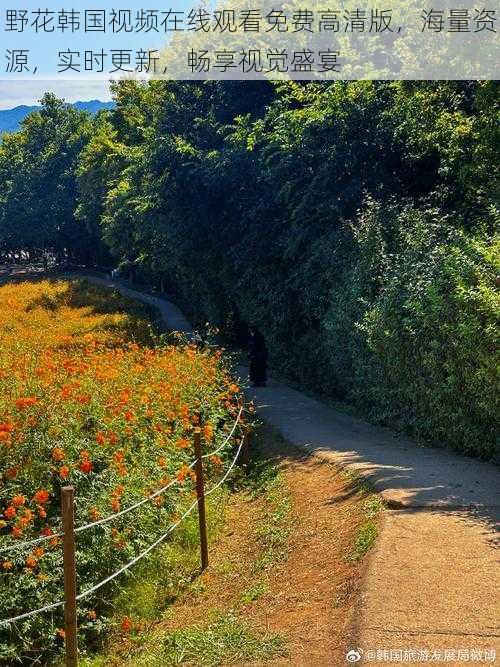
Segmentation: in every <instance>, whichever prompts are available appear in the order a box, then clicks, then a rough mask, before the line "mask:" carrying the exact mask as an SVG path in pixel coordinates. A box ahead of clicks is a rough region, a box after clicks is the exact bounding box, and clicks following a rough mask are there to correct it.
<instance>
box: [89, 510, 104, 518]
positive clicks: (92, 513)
mask: <svg viewBox="0 0 500 667" xmlns="http://www.w3.org/2000/svg"><path fill="white" fill-rule="evenodd" d="M89 516H90V518H91V519H92V521H97V520H98V519H100V518H101V514H100V512H99V510H98V509H97V507H91V508H90V509H89Z"/></svg>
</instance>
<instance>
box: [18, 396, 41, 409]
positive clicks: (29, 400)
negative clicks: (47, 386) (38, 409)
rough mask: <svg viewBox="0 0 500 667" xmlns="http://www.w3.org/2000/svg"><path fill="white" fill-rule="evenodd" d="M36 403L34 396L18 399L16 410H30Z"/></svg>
mask: <svg viewBox="0 0 500 667" xmlns="http://www.w3.org/2000/svg"><path fill="white" fill-rule="evenodd" d="M37 403H38V398H36V396H26V397H24V398H18V399H17V400H16V408H17V409H18V410H26V408H30V407H31V406H33V405H36V404H37Z"/></svg>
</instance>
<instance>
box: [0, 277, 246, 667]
mask: <svg viewBox="0 0 500 667" xmlns="http://www.w3.org/2000/svg"><path fill="white" fill-rule="evenodd" d="M0 313H1V320H0V618H1V619H4V618H9V617H11V616H14V615H16V614H20V613H23V612H25V611H29V610H30V609H35V608H38V607H40V606H43V605H45V604H50V603H52V602H55V601H57V600H60V599H61V597H62V586H61V582H62V554H61V545H60V540H59V539H58V538H53V539H51V540H48V541H46V542H44V543H43V544H42V545H36V546H35V547H33V548H29V549H28V550H26V549H17V548H16V549H14V550H12V549H11V547H12V546H13V545H16V544H19V543H20V542H21V541H25V540H30V539H34V538H37V537H39V536H50V535H52V534H56V533H58V532H59V531H60V530H61V522H60V488H61V486H64V485H66V484H68V483H71V484H72V485H74V487H75V493H76V510H75V511H76V516H75V523H76V525H82V524H84V523H87V522H89V521H92V520H97V519H99V518H100V517H105V516H107V515H109V514H110V513H113V512H117V511H119V510H120V509H122V508H126V507H127V506H128V505H130V504H132V503H134V502H135V501H137V500H140V499H142V498H144V497H145V496H147V495H149V494H151V493H152V492H154V491H155V490H157V489H158V488H161V487H162V486H164V485H165V484H167V483H168V481H169V480H172V479H174V478H177V480H178V481H179V482H180V484H179V485H178V486H177V487H173V490H172V492H170V491H169V492H168V493H167V494H165V495H162V496H158V497H157V498H155V501H154V502H150V503H147V504H146V505H143V506H142V507H141V508H139V509H138V510H136V511H134V512H133V513H130V514H126V515H125V516H123V517H120V518H119V519H118V520H116V521H113V522H110V523H106V524H103V525H101V526H99V527H97V528H94V529H91V530H88V531H85V532H82V533H80V534H79V535H78V537H77V550H78V553H77V565H78V581H79V587H80V590H82V589H86V588H88V587H90V586H91V585H92V584H94V583H97V582H98V581H100V580H101V579H103V578H104V577H106V576H107V575H109V574H111V573H112V572H113V571H115V570H116V569H117V568H118V567H120V566H121V565H123V564H124V563H126V562H128V561H129V560H130V559H131V558H133V557H134V556H135V555H136V554H137V553H139V552H140V551H141V550H142V549H144V548H145V547H147V546H148V545H149V544H151V543H152V542H153V541H154V540H155V538H157V537H158V536H159V535H161V534H162V533H163V532H164V531H165V527H166V526H168V524H169V523H170V522H171V521H172V517H174V516H176V513H178V511H179V506H180V504H182V501H183V499H184V500H186V498H187V497H189V499H191V496H192V494H193V482H192V479H191V477H192V473H191V470H190V469H189V468H188V463H190V462H191V461H192V459H193V452H192V446H191V443H192V432H193V428H194V427H195V426H196V425H197V424H198V420H199V419H200V416H201V420H202V427H203V435H204V446H205V447H206V448H210V450H211V449H213V448H214V447H217V444H218V443H220V442H221V441H222V439H223V438H224V437H225V435H226V434H227V432H228V431H229V429H230V427H231V425H232V423H233V421H234V418H235V415H236V413H237V410H238V404H239V402H240V401H241V400H242V399H241V393H240V390H239V388H238V387H237V386H236V385H235V384H233V382H232V381H231V378H230V376H229V374H228V372H227V369H226V368H225V366H224V363H223V360H222V359H221V355H220V353H218V352H217V351H209V350H208V351H207V350H205V351H202V350H198V349H196V348H194V347H193V346H190V345H187V344H176V345H167V344H163V343H162V342H161V341H158V339H157V338H156V337H155V335H154V333H153V332H152V330H151V326H150V323H149V316H150V313H148V311H147V310H146V309H145V308H143V307H142V306H138V305H137V304H134V303H131V302H129V301H127V300H125V299H123V298H122V297H120V296H119V295H117V294H115V293H110V292H109V291H105V290H101V289H99V288H96V287H94V286H91V285H90V284H88V283H85V282H82V281H55V280H54V281H48V280H42V281H36V282H22V283H18V284H9V285H4V286H0ZM230 456H231V454H230V452H226V451H224V452H221V457H222V458H219V456H215V457H213V458H212V459H211V460H210V461H209V462H208V466H207V474H208V476H211V477H213V478H214V479H216V478H217V477H218V476H219V475H220V474H222V472H221V471H222V468H223V466H224V463H225V461H226V460H227V458H228V457H230ZM112 595H113V589H112V588H109V587H108V588H107V589H101V590H100V591H99V592H98V594H97V597H89V598H86V599H85V600H84V601H82V602H84V604H83V603H82V604H80V606H79V618H78V621H79V625H80V628H81V630H82V632H83V633H84V635H86V637H87V639H89V640H91V639H92V636H93V635H96V634H98V633H99V632H102V630H103V627H104V626H105V618H106V607H107V602H109V600H111V599H112ZM61 625H62V612H61V611H60V610H59V609H58V610H54V611H50V612H46V613H44V614H42V615H41V616H36V617H33V618H30V619H26V620H22V621H19V622H17V623H15V624H14V625H12V626H4V627H1V626H0V662H1V661H2V660H3V661H5V662H7V663H8V662H9V660H10V661H14V660H16V659H19V658H21V659H23V660H26V661H29V660H32V659H33V658H35V657H36V656H38V655H40V654H42V653H44V652H45V651H46V650H47V649H48V648H49V649H51V650H57V648H58V646H59V647H60V646H61V645H62V637H61V635H62V632H61Z"/></svg>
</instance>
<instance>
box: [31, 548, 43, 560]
mask: <svg viewBox="0 0 500 667" xmlns="http://www.w3.org/2000/svg"><path fill="white" fill-rule="evenodd" d="M44 553H45V551H44V550H43V549H42V547H37V548H36V549H33V556H34V557H35V558H41V557H42V556H43V554H44Z"/></svg>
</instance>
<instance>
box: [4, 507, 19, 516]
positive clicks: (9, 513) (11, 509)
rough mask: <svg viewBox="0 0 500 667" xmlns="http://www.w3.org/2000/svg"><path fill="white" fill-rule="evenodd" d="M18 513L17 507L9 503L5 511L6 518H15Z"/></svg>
mask: <svg viewBox="0 0 500 667" xmlns="http://www.w3.org/2000/svg"><path fill="white" fill-rule="evenodd" d="M16 514H17V510H16V508H15V507H12V505H9V507H7V509H6V510H5V512H4V513H3V515H4V517H5V518H6V519H13V518H14V517H15V516H16Z"/></svg>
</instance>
